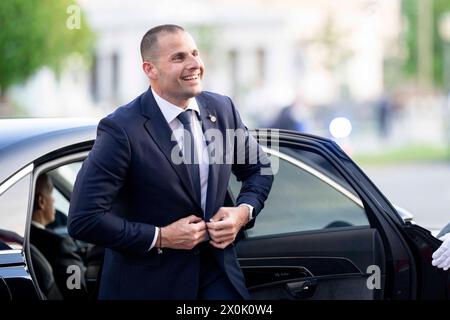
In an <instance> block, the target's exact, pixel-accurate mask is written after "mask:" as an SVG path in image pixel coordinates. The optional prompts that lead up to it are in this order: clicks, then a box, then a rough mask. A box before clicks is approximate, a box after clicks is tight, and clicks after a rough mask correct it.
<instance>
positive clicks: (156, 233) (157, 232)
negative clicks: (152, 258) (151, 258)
mask: <svg viewBox="0 0 450 320" xmlns="http://www.w3.org/2000/svg"><path fill="white" fill-rule="evenodd" d="M158 235H159V228H158V227H155V236H154V237H153V241H152V244H151V245H150V248H149V249H148V251H150V250H152V249H153V248H154V247H155V244H156V240H158Z"/></svg>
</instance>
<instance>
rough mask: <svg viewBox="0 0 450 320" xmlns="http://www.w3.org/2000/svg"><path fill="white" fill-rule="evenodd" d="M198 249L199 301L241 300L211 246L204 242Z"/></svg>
mask: <svg viewBox="0 0 450 320" xmlns="http://www.w3.org/2000/svg"><path fill="white" fill-rule="evenodd" d="M199 249H200V260H201V268H200V279H199V280H200V281H199V284H200V285H199V292H198V296H197V298H198V299H199V300H243V298H242V296H241V295H240V294H239V292H238V291H237V290H236V288H235V287H234V286H233V284H232V283H231V281H230V279H228V276H227V274H226V273H225V271H223V270H222V268H221V267H220V266H219V263H218V262H217V260H216V258H215V257H214V255H213V253H212V250H211V245H210V244H209V243H208V242H204V243H203V244H201V245H200V246H199Z"/></svg>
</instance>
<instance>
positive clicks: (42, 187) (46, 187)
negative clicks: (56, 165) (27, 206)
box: [33, 173, 53, 211]
mask: <svg viewBox="0 0 450 320" xmlns="http://www.w3.org/2000/svg"><path fill="white" fill-rule="evenodd" d="M52 188H53V183H52V180H51V178H50V176H49V175H48V174H47V173H42V174H41V175H40V176H39V177H38V178H37V179H36V188H35V189H34V203H33V211H36V210H37V209H38V208H39V205H38V204H39V200H38V198H39V195H41V194H43V193H45V192H51V190H52Z"/></svg>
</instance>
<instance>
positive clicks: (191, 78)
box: [181, 74, 200, 81]
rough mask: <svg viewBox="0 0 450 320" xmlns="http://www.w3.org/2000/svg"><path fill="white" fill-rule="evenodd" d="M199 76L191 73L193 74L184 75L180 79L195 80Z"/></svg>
mask: <svg viewBox="0 0 450 320" xmlns="http://www.w3.org/2000/svg"><path fill="white" fill-rule="evenodd" d="M199 78H200V75H198V74H197V75H193V76H186V77H182V78H181V79H182V80H184V81H190V80H197V79H199Z"/></svg>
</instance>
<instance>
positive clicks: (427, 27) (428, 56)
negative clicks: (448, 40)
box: [402, 0, 450, 87]
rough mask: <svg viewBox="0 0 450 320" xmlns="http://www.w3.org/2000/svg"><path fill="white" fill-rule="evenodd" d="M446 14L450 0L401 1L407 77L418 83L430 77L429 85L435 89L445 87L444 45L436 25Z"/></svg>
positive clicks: (449, 9) (449, 6) (449, 8)
mask: <svg viewBox="0 0 450 320" xmlns="http://www.w3.org/2000/svg"><path fill="white" fill-rule="evenodd" d="M424 10H425V11H426V12H423V11H424ZM448 11H450V1H449V0H426V1H425V0H402V13H403V16H404V18H405V22H406V25H405V28H404V39H405V42H406V47H407V52H408V54H407V59H406V61H405V64H404V68H405V71H406V74H407V75H409V76H414V77H416V76H417V77H419V79H423V78H424V77H425V78H426V77H427V76H429V77H430V79H428V81H429V82H430V83H429V84H430V85H432V86H433V85H434V86H437V87H442V86H443V84H444V83H443V82H444V79H443V68H444V59H443V54H442V53H443V46H444V43H443V40H442V39H441V37H440V35H439V23H440V21H441V18H442V16H443V14H445V12H448ZM428 66H429V67H428ZM427 69H429V70H427ZM428 72H429V75H427V73H428Z"/></svg>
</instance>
